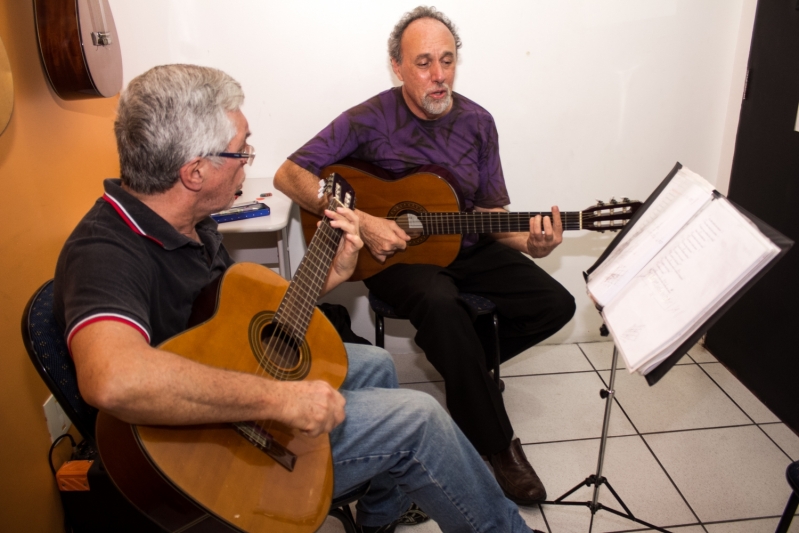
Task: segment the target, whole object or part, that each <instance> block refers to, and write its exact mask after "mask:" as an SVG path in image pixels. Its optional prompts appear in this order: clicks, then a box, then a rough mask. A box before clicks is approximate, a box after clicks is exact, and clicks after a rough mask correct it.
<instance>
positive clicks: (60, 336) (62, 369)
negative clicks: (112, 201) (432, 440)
mask: <svg viewBox="0 0 799 533" xmlns="http://www.w3.org/2000/svg"><path fill="white" fill-rule="evenodd" d="M22 339H23V342H24V343H25V349H26V350H27V352H28V356H29V357H30V359H31V362H32V363H33V366H34V367H36V370H37V371H38V372H39V375H40V376H41V378H42V380H43V381H44V382H45V384H46V385H47V388H48V389H50V392H51V393H52V394H53V396H54V397H55V399H56V401H58V404H59V405H60V406H61V408H62V409H63V410H64V413H65V414H66V415H67V417H69V420H70V421H71V422H72V423H73V424H74V425H75V428H76V429H77V430H78V431H79V432H80V434H81V435H82V436H83V438H84V439H86V441H87V442H88V443H89V444H90V446H91V447H92V448H94V449H95V450H96V445H95V433H94V425H95V421H96V419H97V409H95V408H94V407H92V406H91V405H89V404H87V403H86V401H85V400H84V399H83V398H82V397H81V395H80V391H78V380H77V375H76V373H75V365H74V364H73V363H72V357H71V356H70V355H69V350H68V349H67V343H66V340H65V339H64V332H63V331H62V329H61V328H60V327H59V325H58V323H57V322H56V320H55V315H54V314H53V280H50V281H48V282H46V283H45V284H44V285H42V286H41V287H39V289H38V290H37V291H36V292H35V293H33V296H31V299H30V300H29V301H28V304H27V305H26V306H25V311H24V312H23V314H22ZM99 460H100V458H99V456H97V457H96V458H95V462H96V463H98V464H97V465H96V466H97V467H99V470H100V471H102V474H100V475H99V477H100V479H97V481H99V482H100V483H102V484H103V489H104V491H103V492H105V494H103V495H102V496H101V499H100V501H101V502H102V504H100V505H99V507H102V508H104V509H105V510H106V511H109V510H112V511H111V512H106V513H105V514H107V515H110V516H108V517H106V518H100V517H97V516H95V517H89V518H88V519H87V520H88V521H94V522H95V523H94V524H92V525H89V526H87V527H85V528H79V529H80V530H85V531H90V530H91V531H95V530H96V531H107V530H108V529H107V526H108V524H109V520H110V521H111V523H113V522H114V520H118V521H119V522H120V523H121V524H124V527H125V528H128V529H130V530H131V531H136V532H139V533H143V532H145V531H150V530H152V531H162V530H161V528H159V527H157V526H156V525H155V524H153V523H152V522H151V521H150V520H149V519H147V518H144V517H143V515H141V514H140V513H138V511H136V510H135V509H134V508H133V507H132V506H131V505H130V504H129V503H128V502H127V501H126V500H125V499H124V497H123V496H122V495H121V494H120V493H119V492H118V491H117V490H116V489H115V488H114V487H113V485H112V484H111V483H110V480H108V482H107V483H106V482H105V481H106V480H103V479H102V477H103V476H104V477H107V475H105V470H104V469H103V468H102V465H100V464H99ZM96 470H97V469H96V468H95V467H94V466H93V471H96ZM91 484H92V486H94V482H91ZM367 490H369V483H365V484H364V485H361V486H360V487H358V488H356V489H354V490H353V491H350V492H349V493H347V494H344V495H343V496H341V497H340V498H336V499H334V500H333V503H332V505H331V506H330V516H333V517H335V518H337V519H338V520H340V521H341V523H342V525H343V526H344V530H345V531H346V532H347V533H356V529H355V520H354V518H353V516H352V512H351V511H350V508H349V504H350V503H352V502H354V501H356V500H358V499H359V498H361V497H363V495H364V494H366V491H367ZM79 496H82V494H81V495H79ZM64 501H65V507H67V506H68V505H69V504H68V503H67V502H68V500H67V499H65V500H64ZM72 511H73V512H72V514H73V515H74V514H75V512H74V510H72ZM65 514H67V515H69V514H70V509H65ZM114 515H116V516H114ZM97 520H101V521H102V523H101V524H97V523H96V522H97ZM112 527H114V528H115V529H114V530H116V531H122V529H118V528H117V525H116V524H114V525H113V526H112ZM120 527H122V526H120ZM128 529H125V531H127V530H128ZM76 530H78V529H76Z"/></svg>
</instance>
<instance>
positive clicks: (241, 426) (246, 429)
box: [233, 422, 297, 472]
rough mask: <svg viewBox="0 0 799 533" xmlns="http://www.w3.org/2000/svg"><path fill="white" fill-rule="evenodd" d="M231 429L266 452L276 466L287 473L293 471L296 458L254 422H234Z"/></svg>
mask: <svg viewBox="0 0 799 533" xmlns="http://www.w3.org/2000/svg"><path fill="white" fill-rule="evenodd" d="M233 427H234V428H235V429H236V433H238V434H239V435H241V436H242V437H244V438H245V439H247V441H248V442H249V443H250V444H252V445H253V446H255V447H256V448H258V449H259V450H261V451H263V452H266V454H267V455H268V456H269V457H271V458H272V459H274V460H275V462H277V464H279V465H280V466H282V467H283V468H285V469H286V470H288V471H289V472H293V471H294V465H295V464H296V463H297V456H296V455H295V454H293V453H291V452H290V451H289V450H288V448H286V447H285V446H283V445H282V444H280V443H279V442H277V441H276V440H275V438H274V437H273V436H272V435H271V434H270V433H269V432H268V431H266V430H265V429H264V428H262V427H261V426H259V425H258V424H257V423H256V422H236V423H235V424H233Z"/></svg>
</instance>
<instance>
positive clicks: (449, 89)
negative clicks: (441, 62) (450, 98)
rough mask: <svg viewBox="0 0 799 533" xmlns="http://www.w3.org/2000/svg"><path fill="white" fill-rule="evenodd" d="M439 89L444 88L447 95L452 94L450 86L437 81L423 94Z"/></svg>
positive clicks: (429, 93)
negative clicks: (432, 87)
mask: <svg viewBox="0 0 799 533" xmlns="http://www.w3.org/2000/svg"><path fill="white" fill-rule="evenodd" d="M441 89H445V90H446V91H447V94H448V95H451V94H452V87H450V86H449V85H448V84H446V83H437V84H436V86H435V88H434V89H431V90H429V91H427V92H426V93H425V96H430V95H431V94H432V93H434V92H437V91H440V90H441Z"/></svg>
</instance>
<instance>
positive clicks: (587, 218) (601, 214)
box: [581, 198, 641, 232]
mask: <svg viewBox="0 0 799 533" xmlns="http://www.w3.org/2000/svg"><path fill="white" fill-rule="evenodd" d="M639 207H641V202H638V201H635V200H630V199H629V198H622V199H621V200H616V199H615V198H611V199H610V201H608V202H603V201H601V200H599V201H597V203H596V205H593V206H591V207H589V208H588V209H585V210H584V211H582V213H581V220H582V226H581V227H582V229H587V230H591V231H599V232H604V231H618V230H620V229H622V228H623V227H624V226H625V225H626V224H627V222H628V221H629V220H630V219H631V218H632V217H633V215H634V214H635V212H636V211H638V208H639Z"/></svg>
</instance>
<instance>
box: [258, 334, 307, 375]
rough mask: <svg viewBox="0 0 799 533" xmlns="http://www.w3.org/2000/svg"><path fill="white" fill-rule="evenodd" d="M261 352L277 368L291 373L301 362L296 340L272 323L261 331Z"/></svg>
mask: <svg viewBox="0 0 799 533" xmlns="http://www.w3.org/2000/svg"><path fill="white" fill-rule="evenodd" d="M261 351H262V353H263V354H264V357H266V358H268V359H269V360H270V361H271V362H272V364H274V365H275V366H276V367H277V368H281V369H284V370H286V371H291V370H292V369H295V368H297V365H298V364H299V362H300V351H299V347H298V346H297V342H296V341H295V340H294V338H293V337H292V336H291V335H290V334H289V333H287V332H286V331H284V330H283V328H281V327H280V324H277V323H275V322H272V323H270V324H268V325H267V326H266V327H265V328H264V329H262V330H261Z"/></svg>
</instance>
